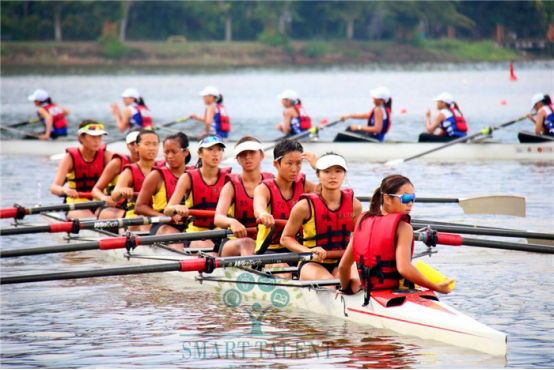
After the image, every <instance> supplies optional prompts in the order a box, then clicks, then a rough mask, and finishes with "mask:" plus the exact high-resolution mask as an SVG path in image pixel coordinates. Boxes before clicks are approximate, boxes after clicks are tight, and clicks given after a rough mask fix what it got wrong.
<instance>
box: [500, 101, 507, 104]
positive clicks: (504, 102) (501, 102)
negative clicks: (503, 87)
mask: <svg viewBox="0 0 554 370" xmlns="http://www.w3.org/2000/svg"><path fill="white" fill-rule="evenodd" d="M506 104H508V103H507V102H506V100H501V101H500V105H506Z"/></svg>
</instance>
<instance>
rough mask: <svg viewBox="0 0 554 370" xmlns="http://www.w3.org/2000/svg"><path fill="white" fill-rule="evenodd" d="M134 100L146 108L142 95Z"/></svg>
mask: <svg viewBox="0 0 554 370" xmlns="http://www.w3.org/2000/svg"><path fill="white" fill-rule="evenodd" d="M135 100H136V99H135ZM136 102H137V104H138V105H144V106H145V107H146V108H148V107H147V106H146V103H145V102H144V99H143V98H142V97H140V98H138V100H136Z"/></svg>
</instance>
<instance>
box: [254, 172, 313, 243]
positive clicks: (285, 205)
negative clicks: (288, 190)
mask: <svg viewBox="0 0 554 370" xmlns="http://www.w3.org/2000/svg"><path fill="white" fill-rule="evenodd" d="M305 182H306V175H305V174H303V173H301V174H300V175H298V177H297V178H296V181H295V182H293V183H292V196H291V197H290V199H285V198H283V194H282V193H281V189H279V185H277V183H276V182H275V180H274V179H271V180H264V181H262V184H264V185H265V186H267V188H268V189H269V193H270V194H271V200H270V203H269V204H270V205H271V215H272V216H273V218H274V219H276V220H288V219H289V216H290V211H291V210H292V207H294V205H295V204H296V203H298V201H299V200H300V196H301V195H302V194H304V184H305ZM282 233H283V229H282V228H280V230H279V231H278V232H274V233H273V237H272V239H271V243H270V244H280V243H281V234H282Z"/></svg>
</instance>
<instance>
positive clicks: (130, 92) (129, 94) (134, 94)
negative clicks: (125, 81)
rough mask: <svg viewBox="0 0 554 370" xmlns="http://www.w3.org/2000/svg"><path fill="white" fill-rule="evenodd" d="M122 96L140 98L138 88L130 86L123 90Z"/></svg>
mask: <svg viewBox="0 0 554 370" xmlns="http://www.w3.org/2000/svg"><path fill="white" fill-rule="evenodd" d="M121 97H122V98H135V99H137V100H139V99H140V94H139V92H138V91H137V89H133V88H128V89H126V90H125V91H123V94H121Z"/></svg>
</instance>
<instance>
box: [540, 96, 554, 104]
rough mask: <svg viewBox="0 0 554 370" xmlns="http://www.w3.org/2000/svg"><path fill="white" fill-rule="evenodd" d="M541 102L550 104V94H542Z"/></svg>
mask: <svg viewBox="0 0 554 370" xmlns="http://www.w3.org/2000/svg"><path fill="white" fill-rule="evenodd" d="M542 103H543V104H545V105H550V104H552V99H551V98H550V95H548V94H544V99H543V100H542Z"/></svg>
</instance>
